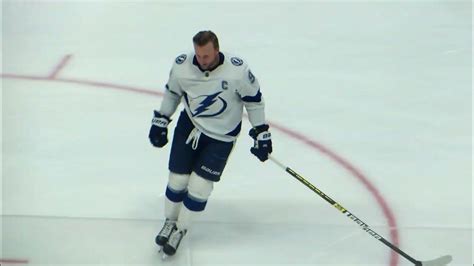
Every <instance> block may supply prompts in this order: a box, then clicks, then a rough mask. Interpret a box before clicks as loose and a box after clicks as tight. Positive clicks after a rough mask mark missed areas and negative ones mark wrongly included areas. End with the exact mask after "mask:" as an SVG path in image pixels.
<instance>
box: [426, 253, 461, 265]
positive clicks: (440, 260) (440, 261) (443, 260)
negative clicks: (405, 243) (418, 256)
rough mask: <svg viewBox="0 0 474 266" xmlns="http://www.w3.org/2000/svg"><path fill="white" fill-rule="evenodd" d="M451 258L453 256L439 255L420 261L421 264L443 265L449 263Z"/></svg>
mask: <svg viewBox="0 0 474 266" xmlns="http://www.w3.org/2000/svg"><path fill="white" fill-rule="evenodd" d="M452 260H453V257H452V256H451V255H446V256H442V257H439V258H437V259H434V260H427V261H422V262H421V265H423V266H444V265H447V264H448V263H450V262H451V261H452Z"/></svg>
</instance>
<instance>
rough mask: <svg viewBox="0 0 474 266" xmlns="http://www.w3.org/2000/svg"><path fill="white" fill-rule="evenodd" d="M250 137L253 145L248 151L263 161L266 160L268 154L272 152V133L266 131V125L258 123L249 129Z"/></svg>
mask: <svg viewBox="0 0 474 266" xmlns="http://www.w3.org/2000/svg"><path fill="white" fill-rule="evenodd" d="M249 135H250V137H252V138H253V140H254V145H253V147H252V148H250V152H251V153H252V154H253V155H255V156H257V158H258V159H259V160H260V161H262V162H264V161H266V160H268V154H270V153H272V151H273V150H272V134H271V133H270V132H268V125H260V126H257V127H254V128H252V129H250V131H249Z"/></svg>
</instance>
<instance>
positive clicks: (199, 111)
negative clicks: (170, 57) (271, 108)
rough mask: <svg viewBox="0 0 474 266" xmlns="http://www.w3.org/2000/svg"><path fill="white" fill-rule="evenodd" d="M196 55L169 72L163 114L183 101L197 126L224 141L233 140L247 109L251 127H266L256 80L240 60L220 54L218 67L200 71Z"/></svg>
mask: <svg viewBox="0 0 474 266" xmlns="http://www.w3.org/2000/svg"><path fill="white" fill-rule="evenodd" d="M194 56H195V54H194V53H189V54H182V55H180V56H178V57H177V58H176V60H175V63H174V64H173V67H172V69H171V72H170V76H169V80H168V83H167V84H166V92H165V97H164V99H163V102H162V104H161V108H160V112H161V113H162V114H163V115H166V116H168V117H171V115H173V113H174V112H175V111H176V108H177V106H178V104H179V101H180V100H181V101H182V102H183V104H184V108H185V110H186V113H187V114H188V116H189V117H190V118H191V121H192V123H193V124H194V126H195V127H196V128H197V129H198V130H200V131H201V132H202V133H204V134H206V135H208V136H209V137H212V138H214V139H218V140H221V141H234V140H235V139H236V137H237V136H238V134H239V132H240V128H241V122H242V115H243V107H244V106H245V108H246V110H247V113H248V115H249V120H250V123H251V124H252V126H258V125H262V124H265V114H264V101H263V97H262V94H261V92H260V86H259V83H258V80H257V78H256V77H255V76H254V75H253V74H252V72H251V71H250V68H249V66H248V65H247V64H246V63H245V62H244V61H243V60H242V59H240V58H239V57H236V56H233V55H230V54H227V53H222V52H221V53H219V58H220V61H219V65H218V66H217V67H216V68H214V69H213V70H211V71H205V70H202V69H200V67H199V65H198V63H197V61H196V59H195V58H194Z"/></svg>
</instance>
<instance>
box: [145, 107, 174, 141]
mask: <svg viewBox="0 0 474 266" xmlns="http://www.w3.org/2000/svg"><path fill="white" fill-rule="evenodd" d="M154 112H155V116H154V117H153V120H152V121H151V128H150V133H149V134H148V138H149V139H150V142H151V144H152V145H153V146H155V147H158V148H161V147H163V146H165V145H166V143H168V124H169V123H170V122H171V119H169V118H168V117H167V116H165V115H162V114H160V112H158V111H156V110H155V111H154Z"/></svg>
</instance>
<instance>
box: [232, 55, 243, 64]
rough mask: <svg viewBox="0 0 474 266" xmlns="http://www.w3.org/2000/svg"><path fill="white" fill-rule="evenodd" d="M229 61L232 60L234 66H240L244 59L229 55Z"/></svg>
mask: <svg viewBox="0 0 474 266" xmlns="http://www.w3.org/2000/svg"><path fill="white" fill-rule="evenodd" d="M230 62H232V64H233V65H234V66H241V65H242V64H243V63H244V61H243V60H242V59H240V58H238V57H231V58H230Z"/></svg>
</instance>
